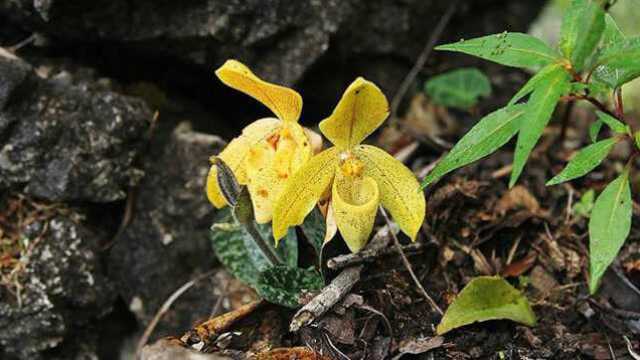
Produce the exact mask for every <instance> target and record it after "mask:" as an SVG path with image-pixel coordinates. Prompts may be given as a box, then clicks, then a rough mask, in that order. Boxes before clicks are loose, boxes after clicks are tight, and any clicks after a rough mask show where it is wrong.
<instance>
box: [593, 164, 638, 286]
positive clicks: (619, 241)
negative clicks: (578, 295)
mask: <svg viewBox="0 0 640 360" xmlns="http://www.w3.org/2000/svg"><path fill="white" fill-rule="evenodd" d="M631 211H632V202H631V187H630V186H629V170H628V169H625V171H624V172H623V173H622V174H621V175H620V176H619V177H618V178H616V179H615V180H613V181H612V182H611V183H609V185H607V187H606V188H605V189H604V190H603V191H602V193H601V194H600V195H599V196H598V198H597V199H596V203H595V204H594V206H593V210H592V211H591V219H590V221H589V263H590V264H589V265H590V266H589V268H590V273H591V276H590V278H589V291H590V292H591V294H595V292H596V291H597V290H598V285H599V283H600V278H602V275H604V272H605V271H606V270H607V268H608V267H609V265H611V263H612V262H613V260H615V258H616V255H618V252H619V251H620V249H621V248H622V245H623V244H624V241H625V240H626V238H627V236H628V235H629V231H630V230H631V215H632V213H631Z"/></svg>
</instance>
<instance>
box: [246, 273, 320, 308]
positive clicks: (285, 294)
mask: <svg viewBox="0 0 640 360" xmlns="http://www.w3.org/2000/svg"><path fill="white" fill-rule="evenodd" d="M323 286H324V282H323V281H322V277H321V276H320V274H319V273H318V272H317V271H316V270H315V269H313V268H309V269H300V268H290V267H286V266H274V267H272V268H269V269H267V270H265V271H263V272H262V273H261V274H260V277H259V278H258V283H257V284H256V291H257V292H258V295H260V296H261V297H262V298H264V299H265V300H267V301H269V302H271V303H274V304H279V305H282V306H286V307H290V308H296V307H298V306H300V303H299V301H298V300H299V298H300V294H301V293H302V292H303V291H316V290H320V289H322V287H323Z"/></svg>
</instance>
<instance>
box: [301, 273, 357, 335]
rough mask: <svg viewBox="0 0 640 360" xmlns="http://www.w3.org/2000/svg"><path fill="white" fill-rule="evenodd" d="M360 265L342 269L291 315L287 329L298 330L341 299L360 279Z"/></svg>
mask: <svg viewBox="0 0 640 360" xmlns="http://www.w3.org/2000/svg"><path fill="white" fill-rule="evenodd" d="M362 267H363V266H362V265H360V266H354V267H350V268H347V269H344V270H342V272H341V273H340V274H339V275H338V276H336V278H335V279H333V281H331V283H330V284H329V285H328V286H326V287H325V288H324V289H322V291H321V292H320V294H318V295H317V296H316V297H314V298H313V299H312V300H311V301H310V302H309V303H308V304H307V305H305V306H303V307H302V309H300V310H298V312H297V313H296V314H295V315H294V316H293V319H292V320H291V324H289V330H290V331H292V332H295V331H298V330H300V328H301V327H303V326H306V325H309V324H310V323H312V322H313V321H314V320H315V319H317V318H319V317H320V316H322V315H323V314H324V313H326V312H327V311H329V310H330V309H331V308H332V307H333V306H334V305H335V304H336V303H337V302H338V301H340V299H342V298H343V297H344V296H345V295H347V293H348V292H349V291H350V290H351V288H353V285H355V284H356V283H357V282H358V280H360V272H362Z"/></svg>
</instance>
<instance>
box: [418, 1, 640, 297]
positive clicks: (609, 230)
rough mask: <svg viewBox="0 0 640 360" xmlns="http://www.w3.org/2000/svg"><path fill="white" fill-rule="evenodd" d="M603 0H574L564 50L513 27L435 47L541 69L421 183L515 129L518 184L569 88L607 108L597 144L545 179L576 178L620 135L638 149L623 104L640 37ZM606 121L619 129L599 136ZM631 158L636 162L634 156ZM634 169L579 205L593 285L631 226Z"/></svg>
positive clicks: (594, 130)
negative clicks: (620, 23)
mask: <svg viewBox="0 0 640 360" xmlns="http://www.w3.org/2000/svg"><path fill="white" fill-rule="evenodd" d="M604 3H605V1H604V0H572V1H571V4H570V6H569V9H568V10H567V12H566V13H565V15H564V17H563V21H562V26H561V33H560V41H559V44H558V49H559V52H556V51H555V50H553V49H551V48H550V47H549V46H547V45H546V44H545V43H544V42H542V41H540V40H538V39H536V38H534V37H531V36H529V35H525V34H519V33H507V32H505V33H502V34H495V35H488V36H484V37H480V38H476V39H472V40H467V41H460V42H457V43H452V44H446V45H441V46H438V47H436V49H437V50H447V51H456V52H462V53H466V54H469V55H474V56H477V57H480V58H483V59H487V60H490V61H494V62H497V63H500V64H503V65H507V66H515V67H526V68H536V67H537V68H539V69H540V70H539V71H538V72H537V73H536V74H534V75H533V77H532V78H531V79H529V81H528V82H527V83H526V84H525V85H524V86H523V87H522V88H521V89H520V90H519V91H518V92H517V93H516V94H515V95H514V96H513V98H512V99H511V100H510V101H509V103H508V105H507V106H506V107H505V108H503V109H501V110H498V111H496V112H494V113H492V114H490V115H488V116H486V117H484V118H483V119H481V120H480V121H479V122H478V124H476V126H474V127H473V128H472V129H471V130H470V131H469V132H468V133H467V134H466V135H465V136H463V137H462V139H460V141H459V142H458V143H457V144H456V145H455V146H454V147H453V149H452V150H451V152H449V154H447V155H446V156H445V157H444V158H443V159H442V160H441V161H440V162H439V163H438V164H437V165H436V167H435V168H434V170H433V171H432V172H431V173H429V174H428V175H427V177H426V178H425V179H424V181H423V186H427V185H429V184H431V183H433V182H434V181H436V180H437V179H438V178H440V177H442V176H443V175H445V174H447V173H448V172H450V171H452V170H454V169H457V168H459V167H461V166H464V165H467V164H469V163H471V162H473V161H476V160H478V159H480V158H482V157H485V156H487V155H489V154H491V153H492V152H494V151H496V150H497V149H498V148H499V147H501V146H502V145H504V144H506V143H507V142H508V141H509V139H511V137H513V136H514V135H515V134H516V133H517V134H518V138H517V143H516V147H515V151H514V159H513V166H512V173H511V179H510V181H509V186H510V187H511V186H513V185H514V184H515V183H516V182H517V180H518V178H519V177H520V174H521V173H522V171H523V169H524V166H525V163H526V161H527V160H528V158H529V155H530V154H531V152H532V150H533V148H534V147H535V145H536V143H537V142H538V140H539V139H540V137H541V135H542V134H543V132H544V129H545V127H546V126H547V124H548V123H549V121H550V120H551V117H552V114H553V112H554V109H555V108H556V106H557V104H558V102H560V101H562V99H563V97H565V96H566V98H567V99H570V100H571V101H578V100H587V101H589V102H591V103H592V104H594V105H595V106H596V107H597V108H598V110H601V111H597V115H598V120H597V121H595V122H594V123H593V124H591V125H590V126H589V131H588V133H589V137H590V139H591V141H592V142H593V144H591V145H588V146H586V147H585V148H583V149H581V150H580V151H579V152H578V153H577V154H576V155H575V156H574V157H573V158H572V159H571V161H569V163H568V164H567V165H566V167H565V168H564V169H563V170H562V171H561V172H560V173H559V174H557V175H556V176H555V177H553V178H552V179H551V180H549V181H548V183H547V185H554V184H558V183H561V182H564V181H568V180H572V179H575V178H577V177H580V176H583V175H585V174H587V173H588V172H590V171H592V170H593V169H594V168H595V167H597V166H598V165H599V164H600V163H601V162H602V161H603V160H604V158H605V157H606V156H607V154H608V153H609V152H610V151H611V149H612V148H613V146H614V145H615V144H616V143H618V142H621V141H627V142H633V143H634V144H635V146H636V147H638V149H640V131H636V132H635V133H634V132H633V131H632V130H631V128H630V127H629V126H627V125H626V123H625V122H624V119H623V114H622V112H621V109H623V108H624V107H623V104H622V103H621V100H620V99H621V96H620V86H622V85H623V84H625V83H627V82H629V81H631V80H633V79H635V78H637V77H640V61H639V59H640V37H634V38H628V37H626V36H625V35H624V34H623V33H622V31H620V28H619V27H618V26H617V24H616V22H615V21H614V19H613V18H612V17H611V16H609V15H608V14H606V13H605V11H604ZM527 96H528V99H527V100H526V103H525V104H519V105H518V106H522V107H520V108H515V107H514V104H516V103H518V102H521V101H522V100H523V99H525V98H527ZM601 99H613V100H614V102H615V103H616V104H615V105H616V108H615V109H614V110H611V109H607V111H602V110H603V109H605V108H606V107H607V104H606V101H604V100H601ZM603 101H604V102H603ZM614 111H615V112H614ZM514 114H517V116H514ZM565 120H566V119H565ZM605 124H606V125H607V127H608V128H609V129H610V130H611V132H612V133H613V136H612V137H611V138H608V139H604V140H602V141H598V135H599V133H600V130H601V129H602V126H603V125H605ZM636 130H637V129H636ZM632 156H635V152H634V154H633V155H632ZM630 160H631V159H630ZM629 164H633V162H632V161H629ZM628 172H629V169H626V170H625V173H624V174H623V175H621V176H620V177H619V178H617V179H616V180H614V181H613V182H611V184H609V186H607V188H606V189H605V190H604V191H603V192H602V194H601V195H600V196H599V197H598V199H597V200H596V201H595V204H594V203H593V197H594V193H593V192H587V193H585V195H584V196H583V198H582V199H581V201H580V203H578V204H576V206H575V207H574V211H575V212H576V214H578V215H582V216H589V212H590V211H591V207H593V210H592V211H591V215H590V217H591V220H590V223H589V234H590V238H591V255H590V256H591V273H592V276H591V281H590V289H591V291H592V292H594V291H595V290H596V289H597V283H598V281H599V279H600V278H601V277H602V274H603V273H604V271H605V270H606V268H607V267H608V266H609V264H611V262H612V261H613V260H614V258H615V256H616V254H617V253H618V251H619V249H620V247H621V246H622V244H623V242H624V240H625V238H626V237H627V235H628V233H629V227H630V223H631V205H630V204H631V192H630V187H629V181H628V177H629V174H628Z"/></svg>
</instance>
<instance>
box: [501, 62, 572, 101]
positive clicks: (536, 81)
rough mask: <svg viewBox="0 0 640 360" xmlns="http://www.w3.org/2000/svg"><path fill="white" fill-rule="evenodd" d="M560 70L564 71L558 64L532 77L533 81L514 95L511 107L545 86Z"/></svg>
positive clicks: (530, 80)
mask: <svg viewBox="0 0 640 360" xmlns="http://www.w3.org/2000/svg"><path fill="white" fill-rule="evenodd" d="M558 69H562V65H561V64H558V63H554V64H549V65H547V66H545V67H543V68H542V69H541V70H540V71H538V72H537V73H536V74H535V75H534V76H533V77H531V79H529V81H527V83H526V84H524V86H523V87H522V88H520V90H518V92H517V93H516V94H515V95H513V97H512V98H511V100H510V101H509V105H513V104H515V103H516V102H518V100H520V99H522V98H523V97H525V96H527V95H529V94H530V93H531V92H532V91H533V90H535V89H536V88H537V87H538V86H539V85H540V84H544V82H545V81H546V80H547V78H549V77H550V76H553V75H554V74H555V73H556V72H558Z"/></svg>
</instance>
